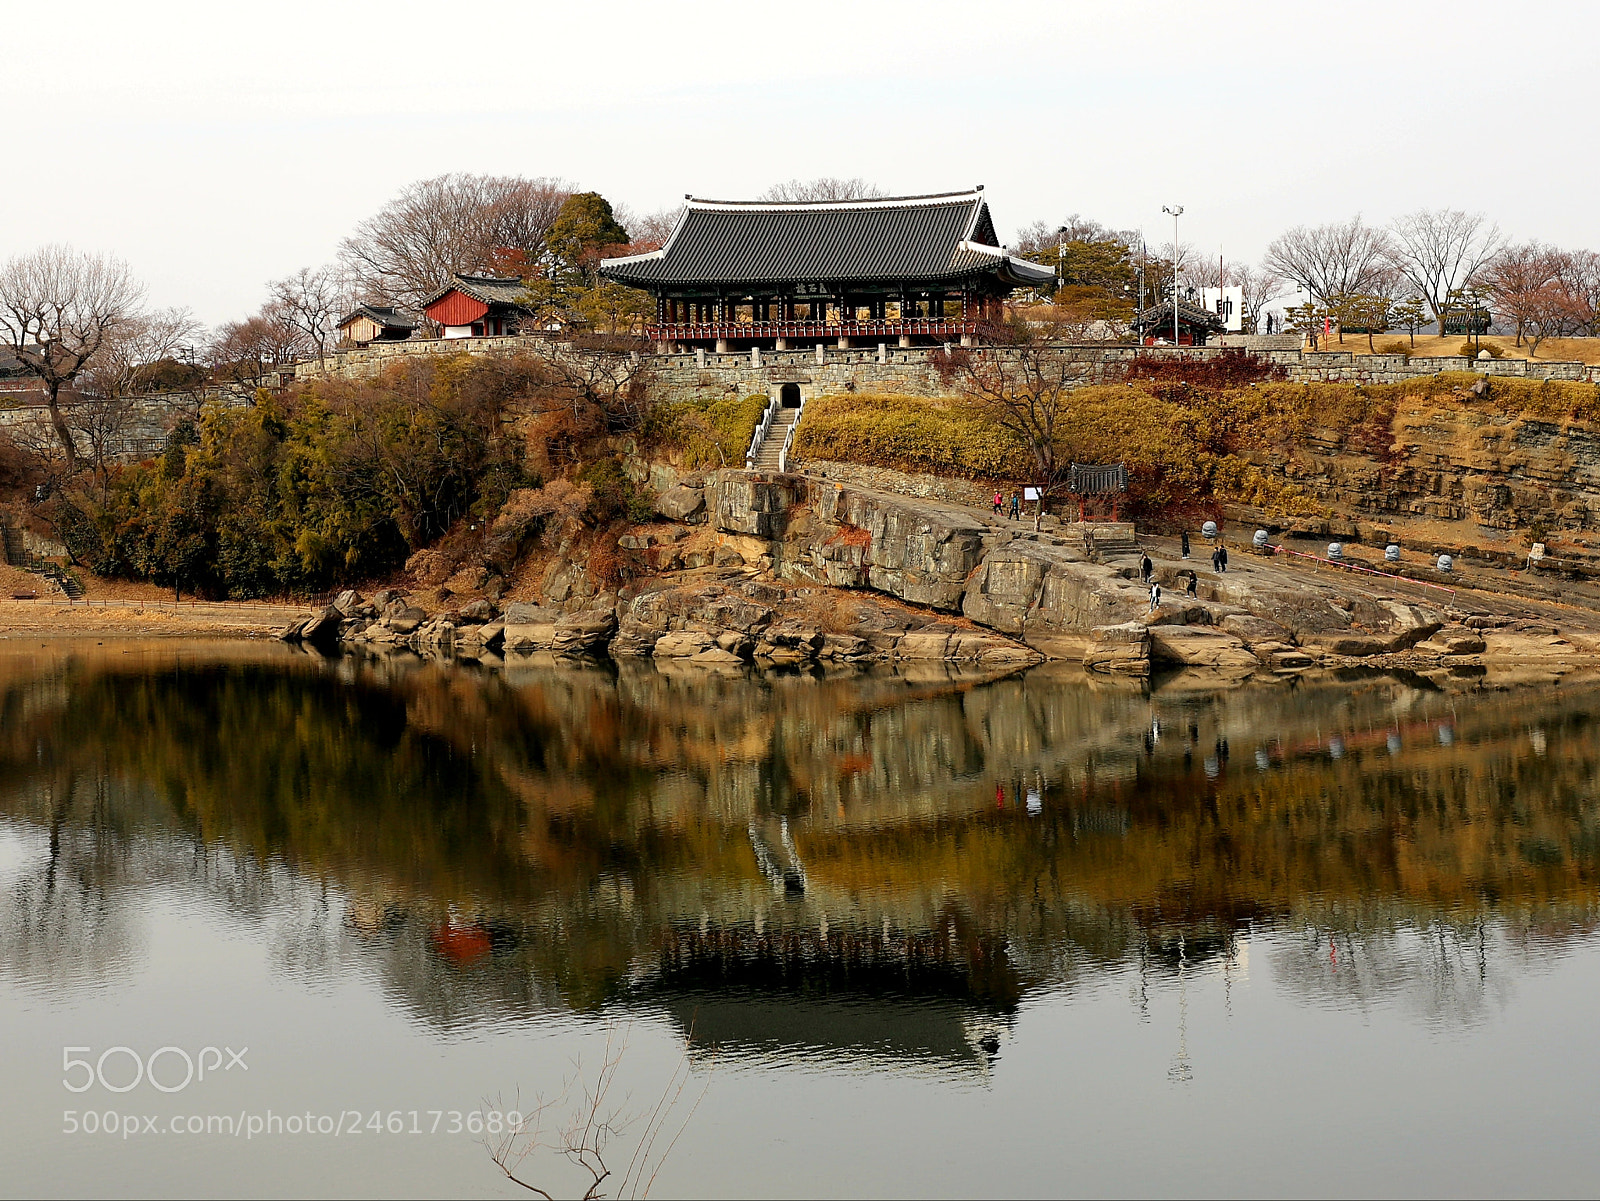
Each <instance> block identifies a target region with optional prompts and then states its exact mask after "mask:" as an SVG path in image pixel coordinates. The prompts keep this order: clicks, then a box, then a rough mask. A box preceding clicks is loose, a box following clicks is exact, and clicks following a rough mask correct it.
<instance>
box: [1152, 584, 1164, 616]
mask: <svg viewBox="0 0 1600 1201" xmlns="http://www.w3.org/2000/svg"><path fill="white" fill-rule="evenodd" d="M1159 608H1161V585H1160V584H1158V583H1156V582H1155V581H1154V580H1151V581H1150V612H1152V613H1154V612H1155V611H1156V610H1157V609H1159Z"/></svg>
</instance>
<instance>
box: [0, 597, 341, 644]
mask: <svg viewBox="0 0 1600 1201" xmlns="http://www.w3.org/2000/svg"><path fill="white" fill-rule="evenodd" d="M307 612H309V610H307V609H305V608H298V607H294V606H287V605H257V604H248V603H210V602H194V603H190V602H187V601H185V602H181V603H179V602H173V601H120V600H106V601H99V600H96V601H89V602H84V601H78V602H76V603H69V602H67V601H66V600H65V599H64V598H62V597H60V596H57V597H54V598H44V599H40V600H31V601H19V600H11V599H0V639H22V638H34V637H39V636H49V637H53V638H72V637H85V638H87V637H114V638H116V637H139V636H159V637H213V638H215V637H257V638H261V637H275V636H276V635H277V633H278V631H279V630H282V629H283V628H284V627H285V626H287V625H289V623H290V622H293V621H296V620H298V619H299V618H302V617H304V616H306V614H307Z"/></svg>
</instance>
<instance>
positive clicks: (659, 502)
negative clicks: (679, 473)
mask: <svg viewBox="0 0 1600 1201" xmlns="http://www.w3.org/2000/svg"><path fill="white" fill-rule="evenodd" d="M656 512H657V513H660V514H661V515H662V516H663V517H665V518H667V520H669V521H687V522H691V523H693V522H700V521H704V520H705V519H706V494H705V491H704V490H703V489H700V488H686V487H684V486H683V485H682V484H678V485H676V486H675V487H672V488H668V489H667V490H666V491H665V492H663V493H662V494H661V495H660V496H658V497H656Z"/></svg>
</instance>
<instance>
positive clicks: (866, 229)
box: [600, 188, 1055, 350]
mask: <svg viewBox="0 0 1600 1201" xmlns="http://www.w3.org/2000/svg"><path fill="white" fill-rule="evenodd" d="M686 200H687V203H686V204H685V206H684V211H683V216H682V217H681V218H680V219H679V221H678V224H677V227H676V228H675V229H674V230H673V231H672V236H671V237H670V238H668V239H667V242H666V245H664V246H663V247H662V248H661V249H660V250H656V251H652V252H651V253H649V254H636V255H630V256H628V257H626V258H616V259H608V260H606V261H605V262H603V263H602V264H601V265H600V271H601V274H602V275H604V276H605V277H606V278H607V279H608V280H611V281H613V282H615V283H619V284H627V285H629V286H630V287H635V288H642V289H644V290H646V291H648V292H651V293H652V294H653V295H654V296H655V300H656V316H655V321H654V323H653V324H651V325H649V326H648V327H647V328H646V330H645V334H646V336H647V337H649V338H651V339H652V340H653V341H655V342H656V343H657V345H658V346H660V347H661V348H663V349H665V348H669V347H673V346H691V345H698V346H705V345H708V344H714V345H715V347H716V348H717V349H718V350H727V349H729V348H730V347H731V346H732V345H733V344H735V343H737V344H739V345H741V346H759V345H766V346H771V347H774V348H776V349H779V350H782V349H785V348H787V347H790V346H792V345H796V344H805V343H820V342H823V341H827V342H836V343H837V345H839V346H849V345H851V344H852V342H859V343H863V344H865V343H873V342H893V343H896V344H898V345H901V346H911V345H917V344H924V345H926V344H932V343H941V342H955V341H960V342H962V343H963V344H970V343H972V342H973V341H976V340H981V338H982V334H983V331H984V329H985V328H986V327H987V326H989V325H991V324H993V323H995V322H998V321H999V320H1000V317H1001V303H1002V301H1003V300H1004V298H1005V297H1006V296H1008V295H1009V294H1010V293H1011V291H1012V290H1013V289H1014V288H1017V287H1024V286H1026V287H1037V286H1039V285H1041V284H1046V283H1049V282H1050V281H1051V280H1053V279H1054V278H1055V275H1054V272H1052V271H1051V270H1050V269H1049V268H1048V267H1041V266H1039V265H1038V264H1037V263H1030V262H1028V261H1027V260H1026V259H1022V258H1018V257H1017V256H1015V255H1012V254H1009V253H1007V252H1006V250H1005V249H1004V248H1003V247H1001V246H999V245H996V242H997V240H998V239H997V238H996V235H995V229H994V222H993V221H992V220H991V218H990V216H989V206H988V203H987V202H986V201H985V199H984V196H983V190H982V188H975V189H973V190H972V191H970V192H952V193H947V194H943V195H937V196H899V197H891V198H887V199H882V200H827V201H804V202H797V203H768V202H765V201H742V200H739V201H725V200H699V199H696V198H695V197H692V196H690V197H687V198H686Z"/></svg>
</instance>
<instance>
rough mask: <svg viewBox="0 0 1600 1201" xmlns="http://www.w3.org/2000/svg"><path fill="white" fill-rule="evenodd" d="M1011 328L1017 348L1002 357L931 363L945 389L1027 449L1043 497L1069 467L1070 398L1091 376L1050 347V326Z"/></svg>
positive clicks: (945, 357) (954, 355)
mask: <svg viewBox="0 0 1600 1201" xmlns="http://www.w3.org/2000/svg"><path fill="white" fill-rule="evenodd" d="M1012 329H1013V332H1014V334H1015V335H1016V336H1017V337H1018V339H1019V344H1018V345H1015V346H1010V347H1007V348H1006V349H1005V350H1004V351H1003V352H1000V351H988V350H967V349H966V348H959V349H956V350H952V351H950V352H948V353H946V352H944V351H935V352H934V355H933V364H934V367H935V369H936V370H937V371H938V372H939V374H940V376H941V377H943V379H944V381H945V382H946V383H947V384H951V385H953V386H954V387H955V388H956V390H957V391H958V392H960V393H961V394H962V395H963V396H965V397H966V398H967V399H969V400H970V401H972V402H973V404H974V405H975V406H976V407H977V408H979V409H981V410H982V411H983V412H984V413H986V414H987V415H988V416H989V417H990V419H991V420H993V421H994V422H995V424H997V425H999V426H1000V427H1001V428H1002V429H1004V430H1006V431H1008V432H1009V433H1011V434H1014V435H1015V436H1016V437H1017V438H1019V439H1020V440H1021V441H1022V443H1023V444H1024V445H1025V446H1027V448H1028V450H1029V453H1030V454H1031V455H1032V456H1033V462H1034V468H1035V471H1036V473H1037V478H1038V481H1039V484H1040V485H1041V487H1042V488H1043V489H1044V490H1045V492H1047V493H1048V492H1050V491H1052V490H1054V489H1055V488H1056V487H1057V486H1059V485H1060V484H1061V482H1062V480H1063V479H1064V478H1065V476H1066V473H1067V469H1068V468H1069V467H1070V458H1064V457H1063V454H1062V451H1063V449H1064V448H1065V444H1066V442H1067V439H1068V436H1069V434H1070V432H1071V423H1072V420H1073V413H1074V408H1073V404H1072V393H1073V391H1074V390H1075V389H1076V388H1077V387H1078V386H1079V385H1080V384H1082V383H1083V382H1084V381H1085V380H1086V379H1087V378H1088V377H1089V376H1091V375H1092V374H1093V366H1092V365H1091V364H1088V363H1086V362H1085V361H1084V360H1083V359H1082V358H1081V357H1080V356H1078V355H1076V354H1074V353H1073V352H1072V351H1071V350H1069V349H1066V348H1063V347H1061V346H1059V345H1053V343H1057V342H1059V341H1061V340H1063V338H1062V331H1060V330H1057V329H1056V328H1054V327H1051V326H1038V325H1020V324H1015V323H1014V324H1013V327H1012Z"/></svg>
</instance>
